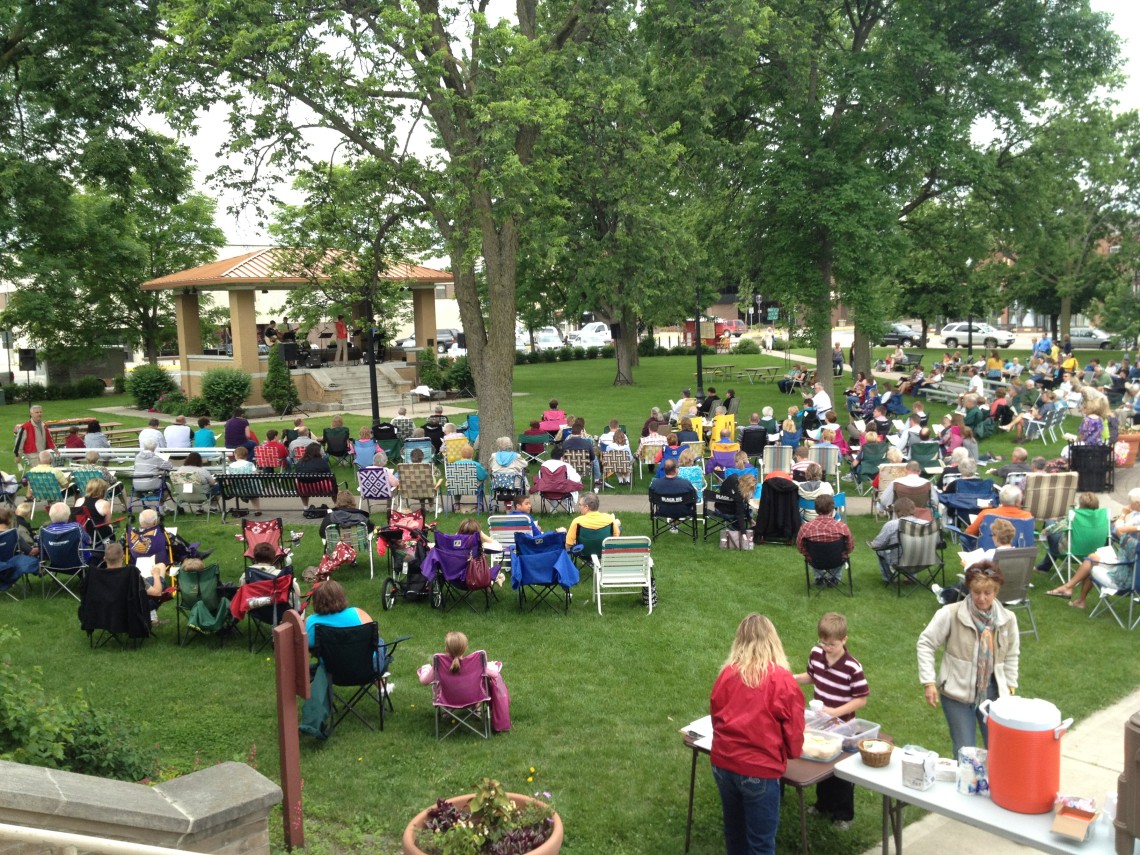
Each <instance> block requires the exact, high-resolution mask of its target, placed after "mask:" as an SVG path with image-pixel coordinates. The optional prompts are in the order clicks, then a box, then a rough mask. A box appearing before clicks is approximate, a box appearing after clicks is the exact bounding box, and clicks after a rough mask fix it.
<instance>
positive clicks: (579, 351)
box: [574, 347, 586, 359]
mask: <svg viewBox="0 0 1140 855" xmlns="http://www.w3.org/2000/svg"><path fill="white" fill-rule="evenodd" d="M574 358H575V359H585V358H586V348H584V347H576V348H574Z"/></svg>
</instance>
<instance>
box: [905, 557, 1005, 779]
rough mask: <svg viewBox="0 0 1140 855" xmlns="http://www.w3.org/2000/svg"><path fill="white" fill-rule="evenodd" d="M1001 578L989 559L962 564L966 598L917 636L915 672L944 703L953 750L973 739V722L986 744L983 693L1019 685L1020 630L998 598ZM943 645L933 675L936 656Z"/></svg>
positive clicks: (930, 695) (932, 698)
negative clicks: (963, 566) (966, 566)
mask: <svg viewBox="0 0 1140 855" xmlns="http://www.w3.org/2000/svg"><path fill="white" fill-rule="evenodd" d="M1004 582H1005V577H1004V576H1002V572H1001V570H1000V569H999V568H998V566H997V564H995V563H994V562H993V561H979V562H978V563H976V564H974V565H972V566H971V567H970V568H969V569H967V570H966V590H967V592H968V594H969V596H967V597H966V598H965V599H963V600H960V601H959V602H956V603H951V604H950V605H948V606H943V607H942V608H941V609H939V610H938V611H937V612H935V614H934V617H933V618H932V619H931V621H930V623H929V624H928V625H927V627H926V629H924V630H923V631H922V634H921V635H920V636H919V637H918V678H919V680H920V681H921V682H922V686H923V693H924V694H925V696H926V702H927V703H928V704H930V706H931V707H937V706H938V705H939V703H941V704H942V712H943V715H945V716H946V724H947V726H948V727H949V729H950V740H951V742H952V743H953V745H954V754H953V755H952V756H954V757H957V756H958V749H959V748H962V747H963V746H976V745H977V728H979V727H980V728H981V731H982V742H983V744H985V745H988V736H989V735H988V733H987V731H986V725H985V722H984V721H983V720H982V717H981V716H980V715H979V714H978V705H979V704H981V702H982V701H984V700H985V699H986V698H990V699H991V700H994V699H996V698H998V697H1004V696H1006V695H1012V694H1014V693H1015V692H1016V690H1017V676H1018V657H1019V656H1020V653H1021V636H1020V635H1019V634H1018V630H1017V617H1016V615H1014V614H1013V612H1011V611H1010V610H1009V609H1007V608H1005V606H1003V605H1002V604H1001V602H999V600H998V594H999V592H1000V591H1001V587H1002V585H1003V584H1004ZM939 648H944V650H943V654H942V663H941V665H940V667H939V669H938V676H937V678H935V672H934V657H935V652H936V651H937V650H938V649H939Z"/></svg>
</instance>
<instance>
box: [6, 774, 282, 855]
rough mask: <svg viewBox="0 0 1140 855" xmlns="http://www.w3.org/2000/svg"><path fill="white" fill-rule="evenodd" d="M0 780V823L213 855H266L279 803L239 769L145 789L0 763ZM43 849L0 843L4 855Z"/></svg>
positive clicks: (274, 790) (275, 793) (266, 786)
mask: <svg viewBox="0 0 1140 855" xmlns="http://www.w3.org/2000/svg"><path fill="white" fill-rule="evenodd" d="M0 781H3V782H4V783H3V786H0V822H3V823H9V824H12V825H24V826H29V827H32V828H44V829H50V830H52V831H66V832H71V833H74V834H86V835H91V836H94V837H105V838H109V839H112V840H124V841H129V842H131V843H144V844H148V845H151V846H166V847H169V848H172V849H188V850H190V851H196V852H210V853H218V855H246V853H254V854H255V855H269V824H268V820H269V813H270V811H271V810H272V809H273V807H274V806H275V805H277V804H279V803H280V802H281V788H280V787H278V786H277V785H276V784H275V783H273V782H272V781H270V780H269V779H268V778H266V777H265V776H263V775H261V774H259V773H258V772H255V771H254V770H253V769H251V768H250V767H249V766H246V765H245V764H242V763H221V764H219V765H217V766H211V767H210V768H208V769H202V770H201V771H198V772H193V773H191V774H189V775H185V776H183V777H181V778H175V779H174V780H171V781H166V782H165V783H163V784H159V785H157V786H154V787H149V786H146V785H144V784H129V783H126V782H124V781H112V780H107V779H105V778H95V777H91V776H88V775H76V774H75V773H73V772H60V771H57V770H54V769H42V768H40V767H38V766H24V765H22V764H19V763H9V762H5V761H0ZM43 851H44V849H43V847H42V846H39V845H36V846H32V845H25V844H11V843H9V844H7V845H5V842H4V841H3V840H0V852H3V853H5V855H7V853H18V855H32V853H40V852H43Z"/></svg>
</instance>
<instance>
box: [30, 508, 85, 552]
mask: <svg viewBox="0 0 1140 855" xmlns="http://www.w3.org/2000/svg"><path fill="white" fill-rule="evenodd" d="M48 520H49V522H48V524H47V525H45V526H43V527H42V528H41V529H40V540H41V541H42V540H43V537H44V535H59V534H63V533H65V532H67V531H70V530H71V529H73V528H77V529H79V533H80V539H79V541H80V544H79V545H80V551H81V552H82V553H83V554H87V551H88V550H89V549H90V547H91V538H89V537H88V536H87V532H86V531H84V530H83V526H81V525H79V524H78V523H76V522H72V520H71V508H69V507H68V506H67V502H56V503H55V504H53V505H52V506H51V507H50V508H48Z"/></svg>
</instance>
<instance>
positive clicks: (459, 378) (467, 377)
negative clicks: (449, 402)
mask: <svg viewBox="0 0 1140 855" xmlns="http://www.w3.org/2000/svg"><path fill="white" fill-rule="evenodd" d="M446 379H447V388H448V389H456V390H458V391H460V392H462V391H464V390H467V391H469V392H474V391H475V378H474V377H473V376H472V374H471V363H470V362H468V361H467V357H466V356H460V357H459V358H458V359H456V360H455V362H453V363H452V364H451V366H450V367H449V368H448V369H447V375H446Z"/></svg>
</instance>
